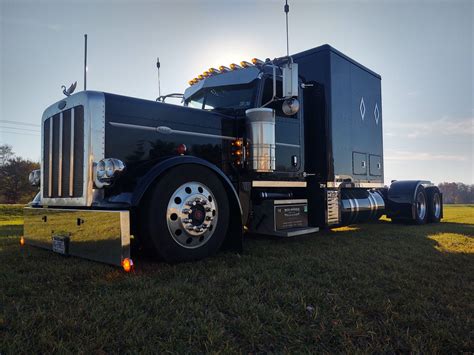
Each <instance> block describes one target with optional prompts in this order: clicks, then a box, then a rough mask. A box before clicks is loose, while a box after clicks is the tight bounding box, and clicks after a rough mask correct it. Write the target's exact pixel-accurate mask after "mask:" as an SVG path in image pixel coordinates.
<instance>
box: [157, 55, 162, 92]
mask: <svg viewBox="0 0 474 355" xmlns="http://www.w3.org/2000/svg"><path fill="white" fill-rule="evenodd" d="M156 69H158V97H161V87H160V58H159V57H156Z"/></svg>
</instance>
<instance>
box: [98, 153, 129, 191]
mask: <svg viewBox="0 0 474 355" xmlns="http://www.w3.org/2000/svg"><path fill="white" fill-rule="evenodd" d="M124 169H125V164H124V163H123V162H122V161H121V160H119V159H114V158H106V159H102V160H100V161H99V162H98V163H97V164H96V165H95V171H94V184H95V186H96V187H98V188H99V189H100V188H102V187H105V186H110V185H112V183H113V181H114V180H115V179H116V178H117V176H118V175H120V173H121V172H122V171H123V170H124Z"/></svg>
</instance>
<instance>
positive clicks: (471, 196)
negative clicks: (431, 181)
mask: <svg viewBox="0 0 474 355" xmlns="http://www.w3.org/2000/svg"><path fill="white" fill-rule="evenodd" d="M438 187H439V189H440V191H441V193H442V194H443V202H444V203H457V204H459V203H464V204H466V203H474V185H466V184H463V183H460V182H443V183H441V184H439V185H438Z"/></svg>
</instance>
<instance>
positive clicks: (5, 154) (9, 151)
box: [0, 144, 15, 166]
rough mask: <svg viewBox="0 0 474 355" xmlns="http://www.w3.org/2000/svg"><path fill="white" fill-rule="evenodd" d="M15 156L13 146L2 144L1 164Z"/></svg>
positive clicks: (0, 147)
mask: <svg viewBox="0 0 474 355" xmlns="http://www.w3.org/2000/svg"><path fill="white" fill-rule="evenodd" d="M14 156H15V153H13V147H12V146H11V145H8V144H2V145H0V166H3V165H5V164H6V163H7V162H8V161H9V160H10V159H12V158H13V157H14Z"/></svg>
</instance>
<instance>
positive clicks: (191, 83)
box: [188, 79, 196, 86]
mask: <svg viewBox="0 0 474 355" xmlns="http://www.w3.org/2000/svg"><path fill="white" fill-rule="evenodd" d="M188 84H189V85H190V86H191V85H194V84H196V81H195V79H192V80H189V81H188Z"/></svg>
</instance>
